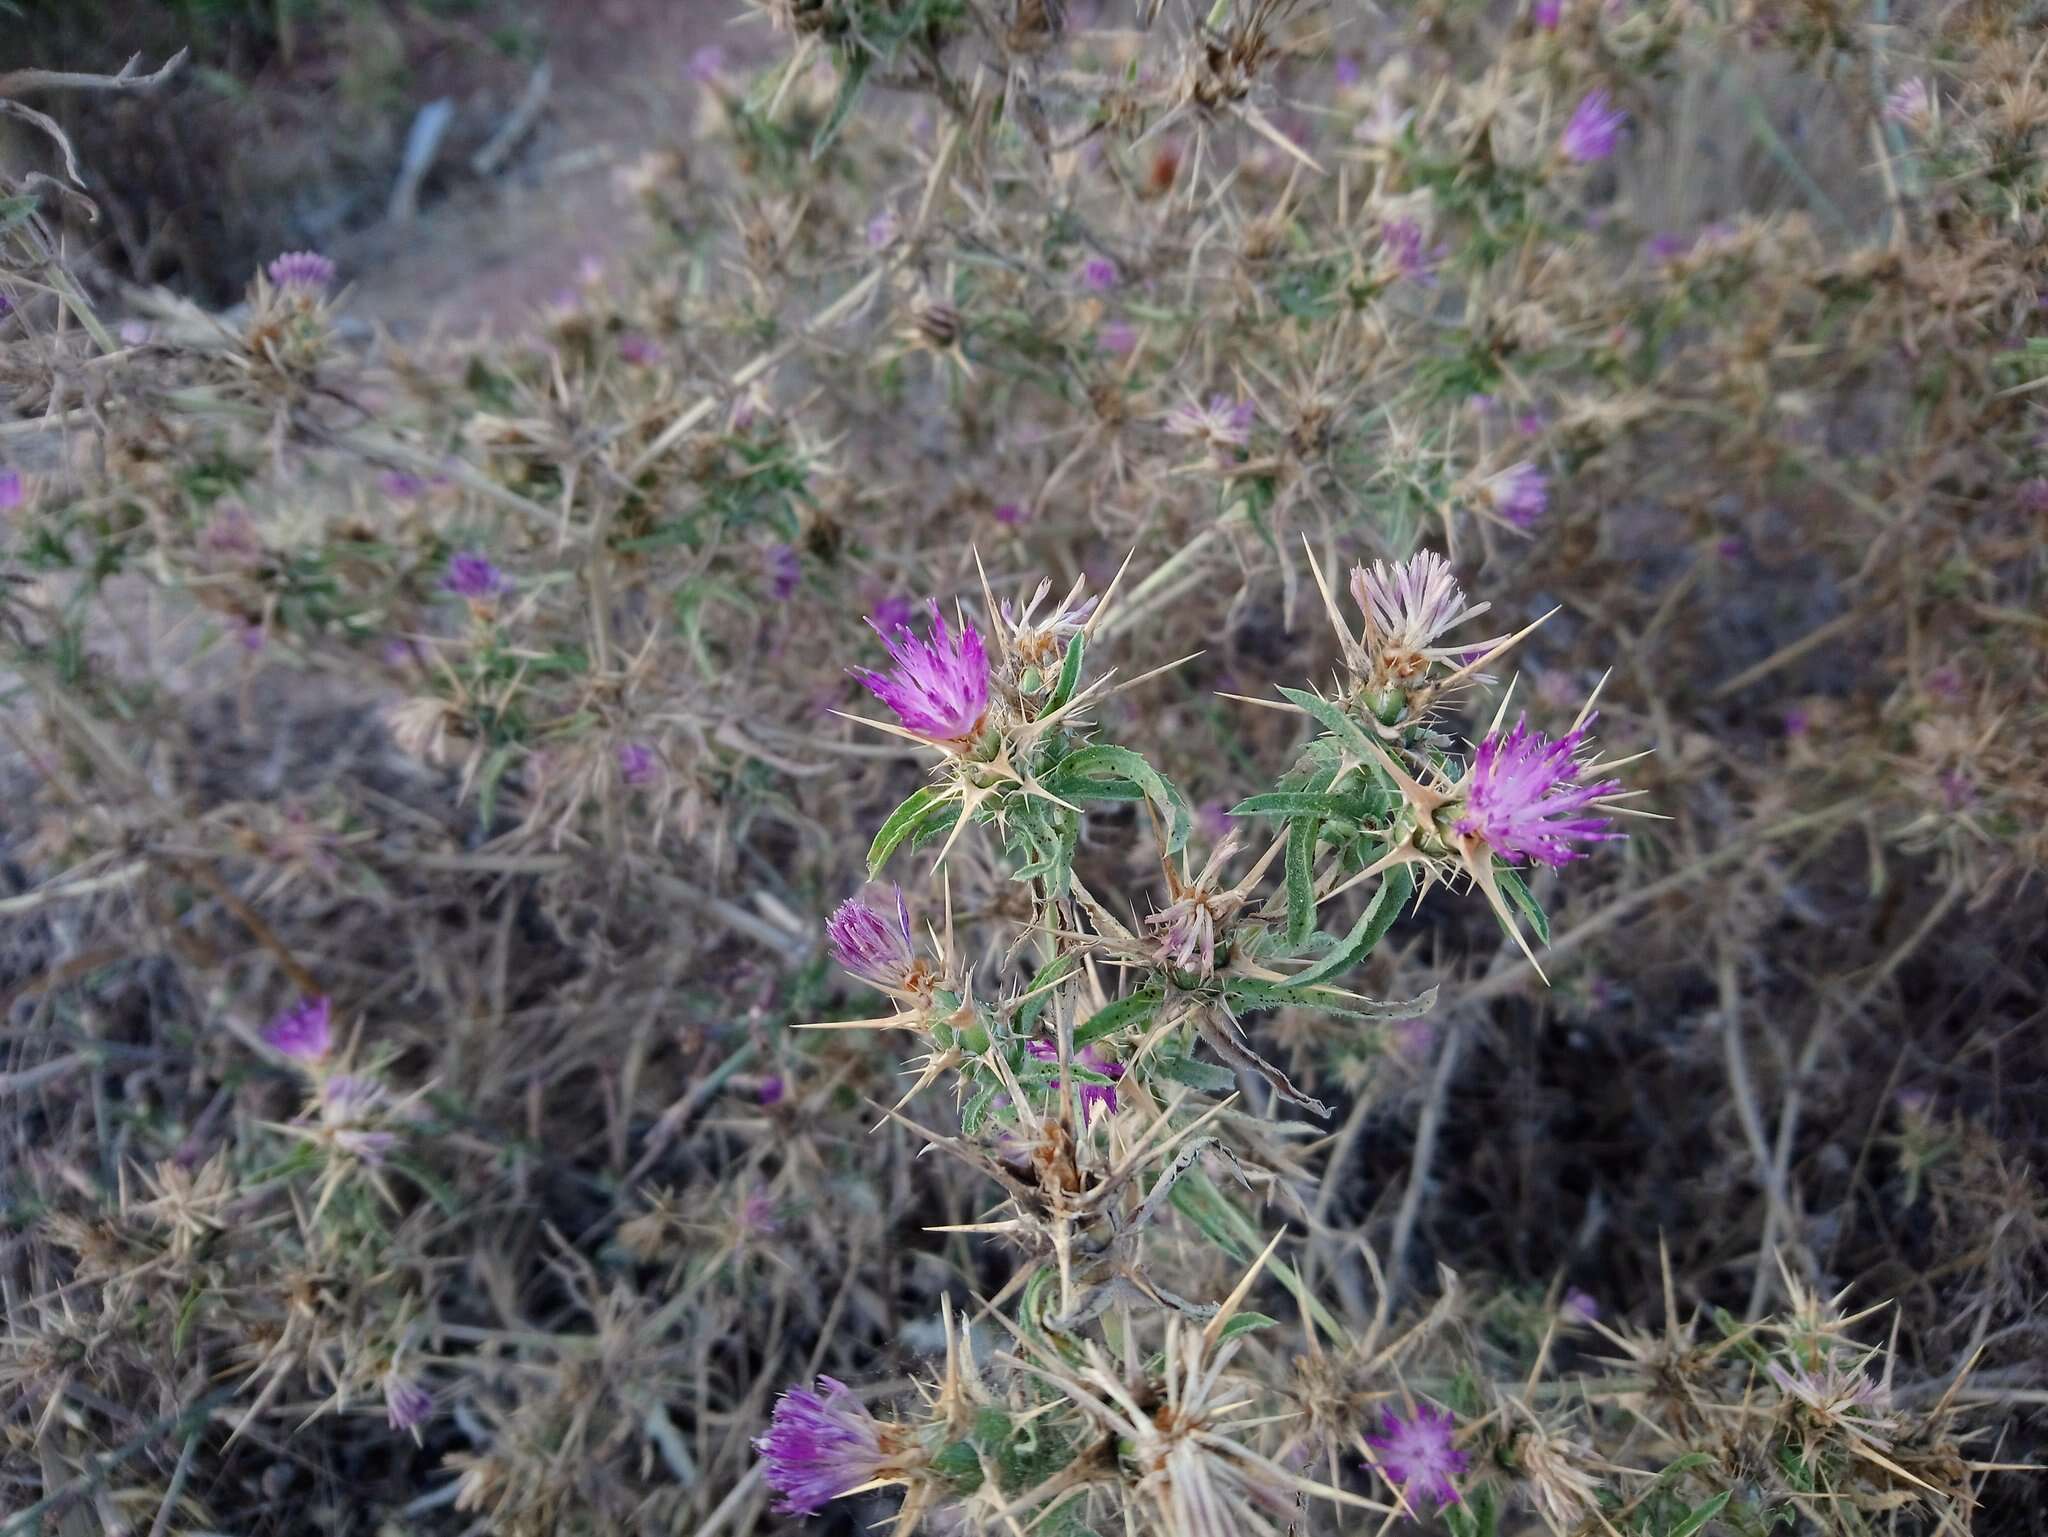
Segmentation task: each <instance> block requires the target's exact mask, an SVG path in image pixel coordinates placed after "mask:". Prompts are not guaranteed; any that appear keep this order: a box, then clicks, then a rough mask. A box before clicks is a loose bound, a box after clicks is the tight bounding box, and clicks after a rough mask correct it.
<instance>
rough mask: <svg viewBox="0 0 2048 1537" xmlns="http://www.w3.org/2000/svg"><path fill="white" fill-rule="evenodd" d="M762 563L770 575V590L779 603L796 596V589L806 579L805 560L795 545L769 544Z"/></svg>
mask: <svg viewBox="0 0 2048 1537" xmlns="http://www.w3.org/2000/svg"><path fill="white" fill-rule="evenodd" d="M762 564H763V568H764V569H765V571H766V572H767V576H768V590H769V591H770V592H771V593H773V594H774V595H775V601H776V602H777V603H787V602H788V601H789V600H790V599H791V598H793V597H795V596H796V590H797V588H798V586H799V585H801V584H802V582H803V579H804V562H803V557H802V556H801V555H799V554H797V552H796V549H795V547H794V546H791V545H787V544H771V545H769V546H768V551H767V554H766V555H765V556H764V557H763V561H762Z"/></svg>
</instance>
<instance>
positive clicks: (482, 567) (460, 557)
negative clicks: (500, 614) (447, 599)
mask: <svg viewBox="0 0 2048 1537" xmlns="http://www.w3.org/2000/svg"><path fill="white" fill-rule="evenodd" d="M441 585H442V586H443V587H446V588H447V589H448V590H449V591H450V592H452V593H454V594H455V595H456V596H457V597H458V598H468V599H469V600H470V601H471V602H478V601H481V600H482V599H485V598H495V597H497V596H498V595H499V594H500V593H502V592H504V591H506V589H507V588H508V587H509V586H510V585H511V584H510V583H508V582H507V581H506V580H505V573H504V572H502V571H500V570H499V569H498V568H497V567H496V566H494V565H492V564H491V562H490V560H489V558H488V557H486V556H483V555H479V554H477V553H476V551H474V550H460V551H457V552H456V553H455V554H453V555H451V556H449V557H448V574H447V575H446V576H445V577H443V578H442V580H441Z"/></svg>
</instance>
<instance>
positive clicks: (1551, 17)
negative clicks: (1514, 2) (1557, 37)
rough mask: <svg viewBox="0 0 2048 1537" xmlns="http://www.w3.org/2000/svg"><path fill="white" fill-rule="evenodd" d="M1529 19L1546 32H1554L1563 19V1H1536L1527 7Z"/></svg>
mask: <svg viewBox="0 0 2048 1537" xmlns="http://www.w3.org/2000/svg"><path fill="white" fill-rule="evenodd" d="M1529 19H1530V20H1531V21H1533V22H1535V23H1536V25H1537V26H1539V27H1541V28H1542V29H1543V30H1544V31H1546V32H1555V31H1556V30H1557V24H1558V22H1559V21H1561V20H1563V19H1564V0H1536V3H1535V4H1534V5H1532V6H1530V7H1529Z"/></svg>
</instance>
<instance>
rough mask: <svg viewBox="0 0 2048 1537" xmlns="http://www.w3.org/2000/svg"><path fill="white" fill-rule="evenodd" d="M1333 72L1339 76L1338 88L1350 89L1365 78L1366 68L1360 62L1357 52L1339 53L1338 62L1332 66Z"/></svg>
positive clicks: (1342, 89)
mask: <svg viewBox="0 0 2048 1537" xmlns="http://www.w3.org/2000/svg"><path fill="white" fill-rule="evenodd" d="M1332 73H1334V74H1335V75H1336V77H1337V89H1338V90H1340V91H1348V90H1350V89H1351V88H1352V87H1353V86H1355V85H1357V84H1358V82H1359V81H1361V80H1363V79H1364V78H1365V69H1364V67H1363V66H1362V65H1360V63H1359V62H1358V55H1357V54H1355V53H1340V54H1338V55H1337V62H1336V64H1335V65H1334V66H1332Z"/></svg>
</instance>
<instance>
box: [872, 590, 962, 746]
mask: <svg viewBox="0 0 2048 1537" xmlns="http://www.w3.org/2000/svg"><path fill="white" fill-rule="evenodd" d="M925 606H926V610H927V612H928V613H929V614H930V616H931V628H930V631H929V633H928V634H927V636H926V638H925V639H923V640H919V639H918V638H917V636H916V635H915V634H913V633H912V631H911V629H910V626H909V625H907V624H906V625H898V626H897V627H896V629H895V630H893V631H890V630H884V629H883V628H882V627H881V626H880V625H879V624H875V622H874V621H873V620H872V619H870V620H869V621H868V623H869V624H870V625H871V626H872V627H873V628H874V632H875V633H876V634H877V635H879V636H881V637H882V644H883V645H884V646H886V647H888V648H889V659H890V661H892V662H894V663H895V664H896V665H895V667H894V668H893V669H892V670H891V671H890V672H889V673H888V674H886V675H885V674H882V673H878V672H875V671H873V670H871V669H869V668H864V667H856V668H854V669H853V670H852V671H853V675H854V676H855V677H856V678H858V679H860V681H861V682H862V683H864V684H866V685H867V688H868V690H869V692H870V693H872V694H873V695H874V696H875V697H876V698H877V699H879V700H881V701H882V703H883V704H885V705H887V706H888V707H889V708H890V709H892V710H894V711H895V712H896V716H897V719H899V720H901V721H902V722H903V724H904V725H905V726H907V727H908V728H909V729H910V730H912V731H914V732H916V733H917V734H918V735H919V736H923V737H929V738H930V739H931V740H932V741H934V742H959V741H964V740H965V739H966V738H968V737H971V736H973V735H974V734H975V733H976V732H977V731H979V730H980V729H981V724H982V721H983V719H984V718H985V717H986V716H987V714H988V652H987V650H986V649H985V648H984V647H983V645H982V640H981V632H980V631H979V630H977V629H975V627H974V626H973V624H972V623H967V624H963V625H962V626H961V628H960V633H959V635H958V636H955V635H954V634H953V632H952V631H951V630H950V629H948V628H947V627H946V616H945V615H944V614H942V613H940V612H939V605H938V603H937V602H936V601H927V603H926V605H925Z"/></svg>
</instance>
